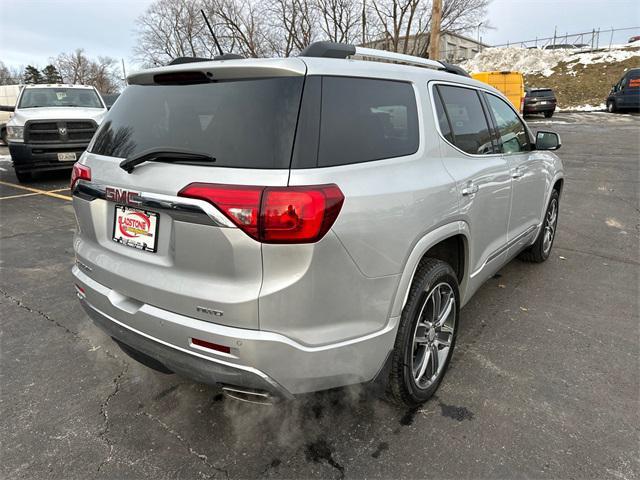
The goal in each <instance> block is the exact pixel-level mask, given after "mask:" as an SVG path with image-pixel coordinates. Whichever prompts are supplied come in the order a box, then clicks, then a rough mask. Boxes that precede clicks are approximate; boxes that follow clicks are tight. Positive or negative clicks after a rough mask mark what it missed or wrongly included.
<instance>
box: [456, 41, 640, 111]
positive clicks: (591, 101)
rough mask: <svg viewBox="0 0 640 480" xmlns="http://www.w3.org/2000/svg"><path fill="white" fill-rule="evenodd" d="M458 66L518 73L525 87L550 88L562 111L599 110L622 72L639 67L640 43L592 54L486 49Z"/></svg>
mask: <svg viewBox="0 0 640 480" xmlns="http://www.w3.org/2000/svg"><path fill="white" fill-rule="evenodd" d="M460 66H461V67H462V68H464V69H466V70H467V71H469V72H482V71H492V70H498V71H505V70H511V71H519V72H522V73H523V74H524V75H525V83H526V85H527V86H532V87H551V88H553V89H554V90H555V91H556V95H557V96H558V101H559V107H560V108H561V109H576V110H590V109H600V108H604V106H603V103H604V100H605V98H606V96H607V93H608V92H609V89H610V88H611V85H612V84H614V83H615V82H617V81H618V79H619V78H620V76H621V75H622V73H623V72H625V71H626V70H628V69H629V68H639V67H640V42H634V43H629V44H625V45H613V46H612V48H611V49H610V50H609V49H606V50H600V51H595V52H585V51H584V50H579V49H559V50H540V49H536V48H531V49H527V48H518V47H507V48H487V49H486V50H483V51H482V52H480V53H478V54H477V55H476V56H475V57H474V58H472V59H471V60H467V61H466V62H463V63H462V64H461V65H460Z"/></svg>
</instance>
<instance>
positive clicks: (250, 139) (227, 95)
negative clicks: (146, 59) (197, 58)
mask: <svg viewBox="0 0 640 480" xmlns="http://www.w3.org/2000/svg"><path fill="white" fill-rule="evenodd" d="M302 84H303V77H279V78H263V79H256V80H238V81H225V82H218V83H205V84H196V85H132V86H129V87H127V88H126V89H125V91H124V92H123V93H122V95H121V96H120V98H119V99H118V101H117V102H116V103H115V104H114V106H113V108H112V109H111V110H110V111H109V113H108V114H107V117H106V118H105V120H104V121H103V123H102V125H101V127H100V130H99V131H98V133H97V134H96V138H95V142H94V145H93V147H92V150H91V151H92V153H96V154H99V155H108V156H112V157H119V158H127V157H130V156H132V155H136V154H138V153H140V152H142V151H144V150H147V149H151V148H153V149H156V148H158V149H159V148H165V147H166V148H168V149H171V148H173V149H182V150H191V151H194V152H198V153H208V154H210V155H211V156H213V157H215V159H216V162H215V164H214V166H217V167H239V168H267V169H269V168H289V163H290V160H291V149H292V145H293V138H294V134H295V129H296V121H297V116H298V108H299V106H300V95H301V92H302Z"/></svg>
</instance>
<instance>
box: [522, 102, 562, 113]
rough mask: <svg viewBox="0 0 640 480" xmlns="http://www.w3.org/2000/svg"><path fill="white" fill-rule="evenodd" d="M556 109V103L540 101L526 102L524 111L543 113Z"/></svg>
mask: <svg viewBox="0 0 640 480" xmlns="http://www.w3.org/2000/svg"><path fill="white" fill-rule="evenodd" d="M555 109H556V104H555V103H548V104H546V105H540V104H538V103H530V104H526V103H525V104H524V113H543V112H550V111H553V110H555Z"/></svg>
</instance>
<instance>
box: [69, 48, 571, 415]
mask: <svg viewBox="0 0 640 480" xmlns="http://www.w3.org/2000/svg"><path fill="white" fill-rule="evenodd" d="M228 58H229V56H225V57H223V58H221V59H220V58H218V59H213V60H203V59H197V58H182V59H177V60H175V61H174V62H172V65H170V66H166V67H161V68H157V69H152V70H145V71H142V72H139V73H134V74H132V75H131V76H129V78H128V84H129V86H128V87H127V88H126V89H125V91H124V92H123V93H122V95H121V97H120V99H119V100H118V102H117V103H116V104H115V105H114V107H113V108H112V109H111V110H110V111H109V113H108V114H107V116H106V117H105V119H104V121H103V122H102V124H101V126H100V128H99V130H98V131H97V132H96V134H95V136H94V137H93V139H92V141H91V143H90V145H89V147H88V150H87V151H86V152H85V153H84V154H83V156H82V158H81V159H80V160H79V161H78V162H77V163H76V164H75V166H74V170H73V175H72V180H71V188H72V191H73V204H74V208H75V212H76V216H77V220H78V231H77V234H76V236H75V239H74V249H75V254H76V264H75V266H74V268H73V274H74V276H75V284H76V290H77V294H78V297H79V298H80V301H81V303H82V306H83V307H84V308H85V310H86V311H87V313H88V315H89V316H90V317H91V318H92V319H93V321H94V322H95V323H96V324H97V325H98V326H100V327H101V328H102V329H103V330H105V331H106V332H107V334H108V335H110V336H111V337H112V338H113V339H114V340H115V341H116V342H117V343H118V345H120V347H121V348H122V349H123V350H124V351H125V352H126V353H127V354H129V355H130V356H132V357H133V358H135V359H136V360H138V361H140V362H141V363H143V364H145V365H147V366H149V367H151V368H154V369H156V370H160V371H164V372H168V373H169V372H176V373H179V374H182V375H185V376H188V377H190V378H192V379H194V380H196V381H199V382H204V383H209V384H217V385H220V386H222V387H223V389H224V391H225V392H226V393H227V394H228V395H230V396H233V397H235V398H240V399H245V400H249V401H257V402H267V403H268V402H271V401H272V400H273V399H275V398H277V397H281V398H282V397H284V398H292V397H293V396H295V395H296V394H302V393H305V392H313V391H317V390H324V389H330V388H334V387H339V386H344V385H350V384H358V383H374V384H375V385H376V386H380V385H383V386H384V389H385V390H386V392H387V393H388V394H389V395H390V397H391V398H392V399H394V400H396V401H397V402H401V403H404V404H407V405H416V404H419V403H421V402H424V401H425V400H427V399H428V398H429V397H430V396H431V395H432V394H433V393H434V391H435V390H436V389H437V387H438V384H439V383H440V381H441V380H442V378H443V376H444V374H445V371H446V369H447V364H448V362H449V360H450V359H451V355H452V353H453V348H454V344H455V339H456V333H457V329H458V319H459V315H460V308H462V307H463V306H464V305H465V303H467V302H468V301H469V299H470V298H471V296H472V295H473V293H474V292H475V291H476V290H477V289H478V287H480V285H482V283H483V282H484V281H485V280H486V279H487V278H489V277H491V276H492V275H493V274H494V273H495V272H496V271H497V270H498V269H499V268H501V267H502V266H503V265H505V264H506V263H507V262H508V261H509V260H511V259H512V258H514V257H515V256H517V255H520V257H521V258H523V259H525V260H528V261H533V262H543V261H544V260H546V259H547V258H548V257H549V253H550V250H551V247H552V245H553V240H554V236H555V231H556V225H557V219H558V202H559V198H560V193H561V191H562V185H563V167H562V163H561V162H560V160H559V159H558V157H557V156H556V155H555V154H554V153H552V152H551V150H556V149H557V148H559V147H560V140H559V137H558V136H557V135H556V134H555V133H551V132H538V133H537V135H535V136H533V135H532V133H531V131H530V130H529V128H528V127H527V125H526V124H525V123H524V122H523V121H522V119H521V118H520V116H519V115H518V114H517V113H516V110H515V109H514V108H513V106H512V105H511V104H510V103H509V102H508V101H507V100H506V99H505V97H504V96H503V95H502V94H500V93H499V92H498V91H497V90H495V89H493V88H491V87H490V86H488V85H486V84H483V83H479V82H477V81H474V80H472V79H470V78H468V76H467V75H466V73H465V72H464V71H462V70H461V69H460V68H459V67H455V66H452V65H448V64H445V63H440V62H436V61H433V60H426V59H421V58H416V57H410V56H406V55H400V54H394V53H389V52H383V51H378V50H372V49H365V48H360V47H354V46H352V45H345V44H334V43H329V42H318V43H315V44H312V45H311V46H309V47H308V48H307V49H305V50H304V51H303V52H302V54H301V55H300V56H299V57H296V58H274V59H228Z"/></svg>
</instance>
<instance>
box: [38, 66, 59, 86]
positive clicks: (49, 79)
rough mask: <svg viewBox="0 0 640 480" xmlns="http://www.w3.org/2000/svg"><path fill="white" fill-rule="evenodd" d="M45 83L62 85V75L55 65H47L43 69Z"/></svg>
mask: <svg viewBox="0 0 640 480" xmlns="http://www.w3.org/2000/svg"><path fill="white" fill-rule="evenodd" d="M42 77H43V78H42V82H43V83H62V75H60V72H58V69H57V68H56V67H55V65H51V64H49V65H47V66H46V67H44V68H43V69H42Z"/></svg>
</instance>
